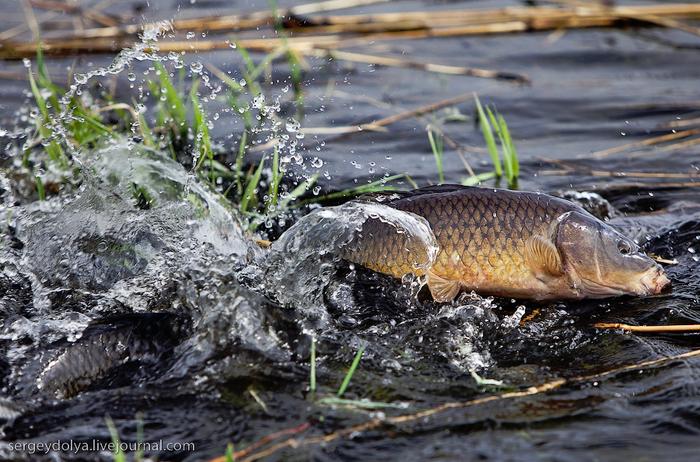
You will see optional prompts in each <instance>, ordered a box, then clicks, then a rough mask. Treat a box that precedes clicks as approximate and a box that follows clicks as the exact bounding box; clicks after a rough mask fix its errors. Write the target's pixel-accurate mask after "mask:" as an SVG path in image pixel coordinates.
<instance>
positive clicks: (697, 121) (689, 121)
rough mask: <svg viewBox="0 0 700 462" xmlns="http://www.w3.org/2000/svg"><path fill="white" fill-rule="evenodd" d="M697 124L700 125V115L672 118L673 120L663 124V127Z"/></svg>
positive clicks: (682, 126) (684, 126) (683, 126)
mask: <svg viewBox="0 0 700 462" xmlns="http://www.w3.org/2000/svg"><path fill="white" fill-rule="evenodd" d="M695 125H700V117H695V118H692V119H680V120H672V121H671V122H668V123H665V124H664V125H663V128H686V127H693V126H695Z"/></svg>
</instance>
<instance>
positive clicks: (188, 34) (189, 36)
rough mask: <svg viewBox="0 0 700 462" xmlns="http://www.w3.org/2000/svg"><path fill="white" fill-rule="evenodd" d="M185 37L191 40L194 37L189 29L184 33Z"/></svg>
mask: <svg viewBox="0 0 700 462" xmlns="http://www.w3.org/2000/svg"><path fill="white" fill-rule="evenodd" d="M185 38H186V39H187V40H192V39H193V38H194V32H191V31H190V32H188V33H187V34H186V35H185Z"/></svg>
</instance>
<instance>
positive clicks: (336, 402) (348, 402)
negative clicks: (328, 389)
mask: <svg viewBox="0 0 700 462" xmlns="http://www.w3.org/2000/svg"><path fill="white" fill-rule="evenodd" d="M316 403H318V404H325V405H327V406H347V407H355V408H360V409H406V408H407V407H408V405H407V404H404V403H385V402H382V401H369V400H365V399H343V398H336V397H335V396H326V397H324V398H321V399H319V400H318V401H316Z"/></svg>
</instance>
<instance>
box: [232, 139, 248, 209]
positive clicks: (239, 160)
mask: <svg viewBox="0 0 700 462" xmlns="http://www.w3.org/2000/svg"><path fill="white" fill-rule="evenodd" d="M247 142H248V131H247V130H244V131H243V134H242V135H241V140H240V141H239V142H238V155H237V156H236V164H235V165H236V166H235V170H234V173H235V174H236V191H237V192H238V195H239V196H240V195H241V194H243V180H242V179H243V160H244V159H245V152H246V143H247Z"/></svg>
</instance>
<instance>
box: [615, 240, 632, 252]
mask: <svg viewBox="0 0 700 462" xmlns="http://www.w3.org/2000/svg"><path fill="white" fill-rule="evenodd" d="M617 250H618V251H619V252H620V253H621V254H622V255H629V254H631V253H632V246H631V245H630V244H629V242H627V241H623V240H619V241H617Z"/></svg>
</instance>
